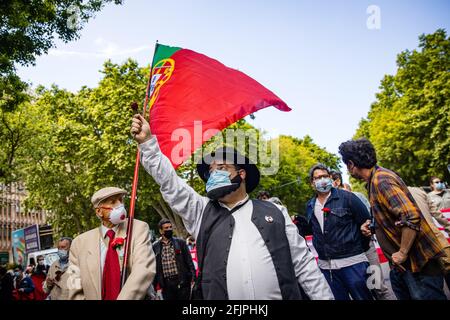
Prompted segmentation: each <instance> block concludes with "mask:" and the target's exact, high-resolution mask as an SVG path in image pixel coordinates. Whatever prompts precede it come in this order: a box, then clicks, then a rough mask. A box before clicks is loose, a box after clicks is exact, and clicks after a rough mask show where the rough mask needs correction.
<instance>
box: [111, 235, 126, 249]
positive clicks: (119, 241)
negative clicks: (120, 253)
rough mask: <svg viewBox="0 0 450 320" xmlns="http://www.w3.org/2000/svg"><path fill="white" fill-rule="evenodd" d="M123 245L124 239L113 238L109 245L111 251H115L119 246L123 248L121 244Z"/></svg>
mask: <svg viewBox="0 0 450 320" xmlns="http://www.w3.org/2000/svg"><path fill="white" fill-rule="evenodd" d="M124 243H125V239H124V238H114V240H113V241H112V243H111V246H112V247H113V249H117V248H119V249H120V247H121V246H123V244H124Z"/></svg>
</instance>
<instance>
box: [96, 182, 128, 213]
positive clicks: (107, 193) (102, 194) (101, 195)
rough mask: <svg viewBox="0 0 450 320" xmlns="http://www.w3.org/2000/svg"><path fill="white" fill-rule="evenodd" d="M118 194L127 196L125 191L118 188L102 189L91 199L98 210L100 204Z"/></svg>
mask: <svg viewBox="0 0 450 320" xmlns="http://www.w3.org/2000/svg"><path fill="white" fill-rule="evenodd" d="M117 194H127V192H126V191H125V190H123V189H120V188H116V187H106V188H103V189H100V190H98V191H97V192H96V193H94V195H93V196H92V198H91V202H92V205H93V206H94V208H97V207H98V205H99V204H100V202H102V201H103V200H105V199H107V198H109V197H111V196H115V195H117Z"/></svg>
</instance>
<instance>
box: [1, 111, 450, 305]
mask: <svg viewBox="0 0 450 320" xmlns="http://www.w3.org/2000/svg"><path fill="white" fill-rule="evenodd" d="M131 133H132V134H133V137H134V139H135V140H136V141H137V142H138V143H139V150H140V157H141V164H142V166H143V167H144V169H145V170H146V171H147V172H148V174H150V175H151V176H152V177H153V179H154V180H155V182H156V183H157V184H158V185H159V186H160V191H161V195H162V197H163V198H164V200H165V201H166V202H167V203H168V205H169V206H170V207H171V209H172V210H173V212H175V213H176V214H177V215H178V216H180V217H181V219H182V221H183V224H184V226H185V228H186V230H187V232H188V233H189V234H190V236H189V237H188V238H187V239H186V240H184V239H181V238H178V237H175V236H174V228H173V222H172V221H170V220H168V219H162V220H161V221H160V222H159V224H158V228H159V233H160V238H159V239H157V240H156V241H154V242H153V243H152V241H151V235H150V230H149V226H148V224H147V223H145V222H143V221H140V220H137V219H134V222H133V227H132V235H133V236H132V238H131V241H130V243H129V244H128V243H127V241H126V240H127V239H126V237H127V227H128V219H127V212H126V209H125V207H124V204H123V198H124V195H126V194H127V191H125V190H123V189H120V188H116V187H106V188H103V189H101V190H98V191H97V192H96V193H94V195H93V196H92V198H91V202H92V205H93V208H94V212H95V214H96V216H97V217H98V219H99V222H100V226H99V227H98V228H95V229H92V230H89V231H87V232H85V233H83V234H81V235H79V236H77V237H76V238H75V239H73V241H72V239H70V238H66V237H65V238H62V239H60V240H59V242H58V255H59V260H58V261H56V262H55V263H53V264H52V265H51V266H50V268H48V267H47V266H45V265H44V264H43V259H40V258H39V257H38V265H37V266H35V267H33V268H27V269H26V270H25V271H24V270H23V269H22V267H21V266H16V267H15V268H14V270H6V269H5V268H2V269H1V274H0V277H1V287H0V291H1V298H2V299H19V300H28V299H36V300H39V299H52V300H58V299H63V300H65V299H73V300H75V299H88V300H130V299H164V300H188V299H205V300H218V299H220V300H226V299H233V300H254V299H256V300H281V299H290V300H292V299H310V300H333V299H336V300H350V299H353V300H373V299H377V300H395V299H400V300H406V299H414V300H428V299H433V300H445V299H447V297H446V295H445V292H444V282H446V283H447V286H450V283H449V270H450V244H449V242H448V241H447V239H446V238H445V237H444V235H443V233H442V232H441V231H440V230H438V229H437V227H436V225H435V223H434V221H437V222H439V223H440V224H441V225H442V226H443V227H444V228H445V231H447V232H449V231H450V230H449V223H448V220H447V219H446V218H445V217H444V216H443V214H442V212H443V211H446V208H450V191H449V190H447V189H446V186H445V184H444V182H443V181H442V180H441V179H440V178H438V177H431V179H430V187H431V191H430V192H429V193H428V194H427V193H426V192H425V191H424V190H422V189H421V188H417V187H409V186H407V185H406V184H405V183H404V182H403V180H402V179H401V177H400V176H399V175H397V174H396V173H395V172H393V171H391V170H389V169H387V168H383V167H380V166H378V165H377V158H376V152H375V149H374V147H373V146H372V144H371V143H370V141H368V140H367V139H358V140H350V141H346V142H344V143H342V144H341V145H340V147H339V153H340V155H341V156H342V160H343V162H344V163H345V165H346V166H347V170H348V172H349V174H350V175H351V176H352V177H354V178H356V179H359V180H362V181H364V182H366V185H367V195H368V197H366V196H365V195H364V194H362V193H359V192H352V190H351V188H350V186H349V185H348V184H344V183H343V179H342V174H341V173H340V172H338V171H334V170H330V169H329V168H328V167H327V166H325V165H323V164H320V163H318V164H316V165H314V166H313V167H312V168H311V169H310V171H309V183H310V185H311V187H312V188H313V189H314V192H315V193H314V196H313V197H312V198H311V199H310V200H309V201H308V203H307V205H306V210H305V212H306V214H305V215H304V216H302V215H299V214H294V215H292V217H291V216H290V215H289V212H288V210H287V208H286V207H285V206H284V205H283V203H282V201H281V200H280V199H279V198H277V197H271V196H270V194H269V193H268V192H267V191H262V192H260V193H259V194H258V197H257V199H250V197H249V194H250V193H251V192H252V191H254V190H256V188H257V187H258V185H259V180H260V172H259V170H258V168H257V166H256V165H255V164H254V163H252V162H251V161H250V160H249V159H248V158H247V157H245V156H244V155H242V154H240V153H239V152H238V151H236V150H235V149H233V148H228V147H224V148H219V149H217V150H216V151H215V152H212V153H210V154H208V155H205V156H204V157H203V159H202V162H201V163H199V164H198V165H197V172H198V175H199V176H200V178H201V179H202V180H203V181H204V182H205V185H206V187H205V188H206V197H205V196H202V195H200V194H198V193H197V192H196V191H195V190H194V189H193V188H192V187H190V186H189V185H188V184H187V183H186V181H185V180H183V179H182V178H180V177H179V176H178V175H177V174H176V172H175V170H174V168H173V166H172V164H171V162H170V160H169V159H168V158H167V157H166V156H165V155H163V154H162V152H161V151H160V149H159V146H158V142H157V140H156V138H155V136H153V135H152V134H151V132H150V127H149V124H148V122H147V121H146V120H145V119H144V118H143V117H142V116H140V115H136V116H134V117H133V122H132V127H131ZM433 219H434V220H433ZM308 235H312V243H313V246H314V250H315V252H317V261H316V258H315V256H314V254H313V253H312V251H311V248H309V247H308V244H307V241H306V240H305V237H306V236H308ZM375 242H377V243H378V245H379V247H380V248H381V249H382V251H383V254H384V256H385V257H386V258H387V259H388V261H389V266H390V273H389V280H390V281H389V282H390V285H388V283H389V282H388V281H386V280H388V279H384V278H383V272H375V273H374V275H375V276H376V279H375V280H374V281H372V280H373V279H369V278H370V275H371V272H370V270H379V271H381V266H380V261H379V259H378V254H377V251H376V247H375ZM124 244H126V245H128V248H129V252H128V253H129V256H128V263H127V264H126V269H125V270H122V267H123V260H124V252H125V245H124ZM42 258H43V257H42ZM11 271H13V273H12V272H11ZM123 274H126V279H125V281H124V279H122V278H121V275H123Z"/></svg>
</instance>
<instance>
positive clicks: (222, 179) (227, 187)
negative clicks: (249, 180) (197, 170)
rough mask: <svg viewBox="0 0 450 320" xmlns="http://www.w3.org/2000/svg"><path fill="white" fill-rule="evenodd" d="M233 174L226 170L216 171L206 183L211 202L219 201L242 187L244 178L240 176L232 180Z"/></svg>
mask: <svg viewBox="0 0 450 320" xmlns="http://www.w3.org/2000/svg"><path fill="white" fill-rule="evenodd" d="M230 175H231V173H230V172H228V171H225V170H214V171H213V172H211V174H210V176H209V178H208V181H207V182H206V195H207V196H208V198H210V199H211V200H218V199H220V198H223V197H224V196H226V195H227V194H230V193H232V192H233V191H236V190H237V189H238V188H239V186H240V185H241V182H242V178H241V176H240V175H239V174H238V175H237V176H236V177H234V178H233V179H231V180H230Z"/></svg>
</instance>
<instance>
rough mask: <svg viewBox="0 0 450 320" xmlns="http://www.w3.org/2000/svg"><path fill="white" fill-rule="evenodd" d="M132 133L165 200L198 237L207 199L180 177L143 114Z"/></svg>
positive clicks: (144, 163) (148, 170)
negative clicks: (162, 150)
mask: <svg viewBox="0 0 450 320" xmlns="http://www.w3.org/2000/svg"><path fill="white" fill-rule="evenodd" d="M131 133H132V134H133V136H134V139H135V140H136V141H137V142H138V143H139V150H140V152H141V163H142V166H143V167H144V169H145V170H146V171H147V172H148V173H149V174H150V175H151V176H152V177H153V179H154V180H155V182H156V183H157V184H158V185H159V186H160V187H161V188H160V190H161V194H162V196H163V198H164V200H165V201H166V202H167V203H168V204H169V206H170V207H171V208H172V210H173V211H174V212H175V213H176V214H178V215H179V216H180V217H181V218H182V219H183V222H184V225H185V227H186V229H187V231H188V232H189V233H190V234H192V235H194V237H195V238H197V235H198V231H199V229H200V222H201V219H202V215H203V210H204V209H205V207H206V204H207V203H208V201H209V200H208V198H206V197H202V196H201V195H199V194H198V193H197V192H195V190H194V189H192V188H191V187H190V186H189V185H188V184H187V183H186V182H185V181H184V180H183V179H181V178H180V177H179V176H178V175H177V173H176V171H175V169H174V168H173V166H172V164H171V163H170V161H169V159H168V158H167V157H166V156H165V155H164V154H162V152H161V150H160V149H159V145H158V141H157V140H156V137H155V136H153V135H152V134H151V133H150V126H149V124H148V122H147V121H146V120H145V119H144V118H143V117H142V116H141V115H135V116H134V117H133V123H132V126H131Z"/></svg>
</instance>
